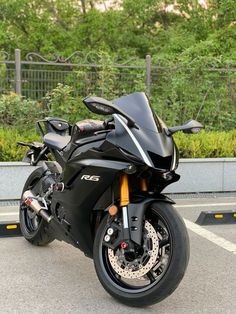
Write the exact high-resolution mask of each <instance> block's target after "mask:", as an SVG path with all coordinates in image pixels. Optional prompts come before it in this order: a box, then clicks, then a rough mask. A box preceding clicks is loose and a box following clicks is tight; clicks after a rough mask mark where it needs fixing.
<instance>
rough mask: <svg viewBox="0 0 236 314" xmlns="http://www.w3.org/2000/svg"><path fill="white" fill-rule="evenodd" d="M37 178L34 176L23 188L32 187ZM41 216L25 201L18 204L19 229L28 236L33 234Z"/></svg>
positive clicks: (29, 188)
mask: <svg viewBox="0 0 236 314" xmlns="http://www.w3.org/2000/svg"><path fill="white" fill-rule="evenodd" d="M38 179H39V178H34V179H33V181H32V182H31V183H30V184H29V186H28V188H27V189H25V190H31V189H33V187H34V185H35V183H36V182H37V181H38ZM41 221H42V217H40V216H38V215H37V214H36V213H35V212H34V211H33V210H31V209H30V208H29V207H28V206H27V205H26V204H25V203H22V204H21V205H20V223H21V229H22V230H23V232H24V233H26V234H27V235H29V236H32V235H34V234H35V233H36V232H37V230H38V229H39V226H40V223H41Z"/></svg>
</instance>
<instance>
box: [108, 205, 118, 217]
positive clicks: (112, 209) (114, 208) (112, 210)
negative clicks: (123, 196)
mask: <svg viewBox="0 0 236 314" xmlns="http://www.w3.org/2000/svg"><path fill="white" fill-rule="evenodd" d="M108 212H109V214H110V215H111V216H115V215H116V214H117V213H118V207H117V206H116V205H112V206H111V207H110V208H109V209H108Z"/></svg>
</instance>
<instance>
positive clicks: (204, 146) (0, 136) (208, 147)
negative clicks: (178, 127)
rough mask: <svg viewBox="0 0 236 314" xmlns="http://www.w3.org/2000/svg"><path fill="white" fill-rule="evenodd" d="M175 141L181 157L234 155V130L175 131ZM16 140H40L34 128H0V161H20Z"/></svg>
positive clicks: (19, 150) (24, 149) (235, 155)
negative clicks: (193, 132) (191, 133)
mask: <svg viewBox="0 0 236 314" xmlns="http://www.w3.org/2000/svg"><path fill="white" fill-rule="evenodd" d="M174 139H175V142H176V144H177V147H178V149H179V151H180V157H182V158H213V157H215V158H217V157H236V149H235V148H236V130H234V131H230V132H227V133H226V132H206V131H202V132H201V133H199V134H194V135H189V134H184V133H177V134H175V135H174ZM17 141H23V142H32V141H40V136H39V135H38V134H36V132H35V131H34V130H31V131H23V132H22V130H18V129H16V128H12V127H11V128H0V161H20V160H21V159H22V158H23V156H24V154H25V152H26V150H27V148H25V147H21V146H17V145H16V142H17Z"/></svg>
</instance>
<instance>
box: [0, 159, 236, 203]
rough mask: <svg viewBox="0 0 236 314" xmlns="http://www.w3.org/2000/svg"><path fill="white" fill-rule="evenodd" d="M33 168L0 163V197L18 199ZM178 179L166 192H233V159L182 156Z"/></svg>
mask: <svg viewBox="0 0 236 314" xmlns="http://www.w3.org/2000/svg"><path fill="white" fill-rule="evenodd" d="M34 169H35V167H32V166H29V164H27V163H22V162H0V200H11V199H19V198H20V195H21V191H22V189H23V186H24V183H25V181H26V179H27V177H28V176H29V174H30V173H31V172H32V171H33V170H34ZM177 173H178V174H180V175H181V178H180V181H179V182H176V183H174V184H173V185H170V186H169V187H167V188H166V189H165V192H166V193H167V192H168V193H195V192H231V191H236V158H219V159H218V158H210V159H181V160H180V165H179V168H178V169H177Z"/></svg>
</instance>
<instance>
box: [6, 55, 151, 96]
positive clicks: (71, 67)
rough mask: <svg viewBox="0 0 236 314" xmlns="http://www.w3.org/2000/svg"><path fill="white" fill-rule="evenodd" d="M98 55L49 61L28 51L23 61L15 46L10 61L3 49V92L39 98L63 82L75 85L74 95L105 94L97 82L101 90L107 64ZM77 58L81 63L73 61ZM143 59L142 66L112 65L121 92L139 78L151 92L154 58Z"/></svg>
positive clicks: (128, 90) (129, 87)
mask: <svg viewBox="0 0 236 314" xmlns="http://www.w3.org/2000/svg"><path fill="white" fill-rule="evenodd" d="M0 56H1V53H0ZM90 57H91V56H90ZM96 57H97V59H99V60H95V59H96V58H95V57H94V56H93V58H90V60H89V56H88V55H86V56H83V55H82V53H81V52H75V53H74V54H72V55H71V56H70V57H68V58H66V59H65V58H61V57H56V59H55V60H54V61H49V60H47V59H46V58H44V57H43V56H41V55H39V54H37V53H28V54H27V55H26V58H25V60H23V59H22V58H21V51H20V50H19V49H16V50H15V58H14V60H11V57H10V56H9V55H8V54H7V53H5V52H4V53H2V58H0V93H6V92H10V91H14V92H15V93H16V94H19V95H22V96H24V97H27V98H31V99H35V100H40V99H42V98H43V97H44V96H45V94H46V93H47V92H48V91H50V90H52V89H53V88H55V87H56V86H57V84H58V83H62V84H68V85H70V86H72V87H74V94H75V95H81V96H87V94H86V93H87V92H92V93H94V92H96V93H97V94H99V95H102V94H103V93H104V91H103V86H101V84H100V85H99V84H98V86H99V87H100V90H99V87H98V88H96V84H97V83H98V82H99V80H100V76H99V74H100V73H101V71H103V70H104V67H105V68H106V64H105V65H104V63H103V64H101V57H100V56H98V55H97V56H96ZM1 59H2V60H1ZM76 59H77V60H78V62H76V63H75V62H73V61H75V60H76ZM89 61H90V62H89ZM91 61H95V62H91ZM97 61H98V62H97ZM143 61H144V62H143V65H129V61H128V62H126V63H125V64H112V65H110V67H111V68H112V69H113V70H114V73H113V78H115V80H116V90H117V91H118V94H119V95H121V94H124V93H129V92H132V91H133V90H135V87H136V84H137V81H140V80H141V81H142V82H143V86H144V88H145V91H146V93H147V95H150V90H151V57H150V56H149V55H147V56H146V59H145V60H143ZM103 62H104V61H103ZM1 65H2V70H1ZM107 70H108V71H109V69H107ZM85 73H86V75H85ZM82 81H83V82H82Z"/></svg>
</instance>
